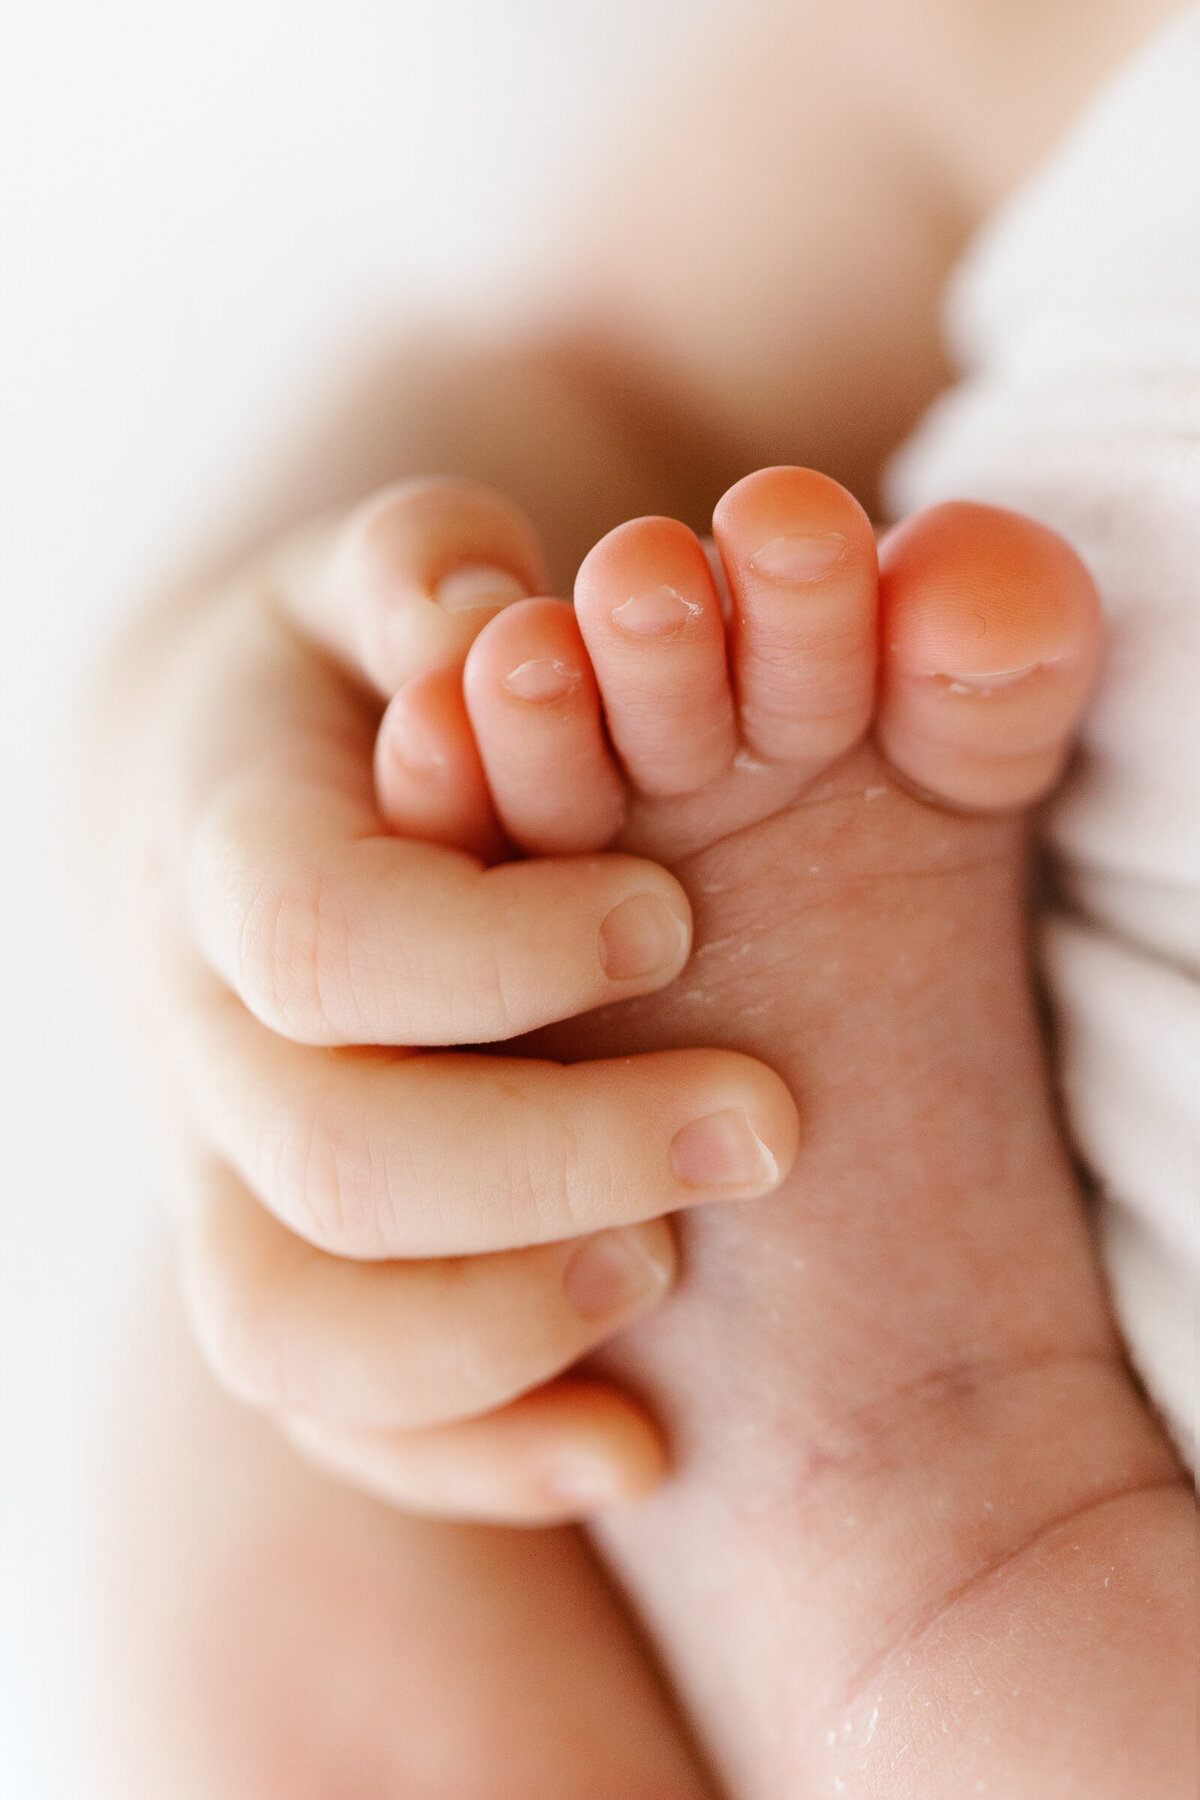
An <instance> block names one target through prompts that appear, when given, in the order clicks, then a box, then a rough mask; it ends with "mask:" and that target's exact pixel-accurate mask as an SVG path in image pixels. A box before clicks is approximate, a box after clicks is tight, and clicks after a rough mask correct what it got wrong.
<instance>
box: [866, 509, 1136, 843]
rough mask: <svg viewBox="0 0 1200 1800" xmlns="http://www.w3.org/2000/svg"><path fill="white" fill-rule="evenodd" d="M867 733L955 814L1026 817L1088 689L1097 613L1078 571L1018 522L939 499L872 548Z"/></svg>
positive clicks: (1067, 552) (1053, 776) (1060, 547)
mask: <svg viewBox="0 0 1200 1800" xmlns="http://www.w3.org/2000/svg"><path fill="white" fill-rule="evenodd" d="M880 602H881V606H882V610H883V643H884V656H883V677H882V692H881V698H880V707H879V716H878V721H877V735H878V738H879V742H880V745H881V747H882V749H883V751H884V753H885V754H886V755H887V757H888V758H889V760H890V761H891V762H892V763H893V764H894V766H895V767H896V768H897V769H898V770H899V771H900V772H901V773H902V774H903V775H905V776H907V778H908V779H909V780H910V781H913V782H915V783H916V784H917V785H918V786H920V787H922V788H924V789H926V790H927V791H928V792H930V793H932V794H934V795H936V796H938V797H939V798H941V799H944V800H947V801H949V802H951V803H952V804H954V805H958V806H966V807H976V808H980V809H984V810H991V809H1003V808H1008V807H1016V806H1025V805H1028V804H1029V803H1030V802H1032V801H1034V800H1037V799H1038V798H1040V797H1041V796H1042V795H1043V794H1045V793H1046V792H1047V791H1048V790H1049V789H1050V788H1051V787H1052V786H1053V784H1054V782H1055V781H1056V780H1057V778H1058V776H1059V774H1060V773H1061V770H1062V768H1063V765H1064V763H1065V761H1066V758H1067V756H1068V754H1069V751H1070V747H1071V738H1072V733H1073V731H1074V727H1075V725H1076V722H1077V720H1078V718H1079V714H1080V711H1081V709H1082V707H1083V704H1084V701H1085V700H1086V698H1087V695H1088V693H1089V691H1090V689H1091V687H1092V684H1093V681H1094V679H1095V675H1096V671H1097V667H1098V664H1099V659H1100V651H1101V641H1102V635H1101V622H1100V605H1099V600H1098V598H1097V595H1096V589H1095V586H1094V584H1093V582H1092V579H1091V576H1090V575H1089V574H1088V572H1087V570H1086V568H1085V567H1084V565H1083V563H1082V562H1081V561H1080V560H1079V558H1078V557H1077V556H1076V554H1075V552H1074V551H1073V550H1072V549H1071V547H1070V546H1069V545H1068V544H1067V543H1066V542H1065V541H1064V540H1063V539H1062V538H1060V537H1059V536H1058V535H1057V534H1056V533H1055V532H1053V531H1050V530H1049V529H1048V528H1047V527H1046V526H1044V525H1039V524H1037V523H1035V522H1034V521H1033V520H1031V519H1026V518H1023V517H1021V516H1020V515H1019V514H1017V513H1011V512H1006V511H1003V510H1002V509H1000V508H998V507H990V506H981V505H976V504H974V503H970V502H966V501H951V502H947V503H946V504H944V505H941V506H935V507H931V508H930V509H929V510H928V511H927V512H924V513H920V514H917V515H916V516H915V517H914V518H912V519H910V520H907V521H906V522H905V523H904V524H903V525H901V526H899V527H897V528H896V530H895V531H893V532H891V533H889V535H888V536H887V537H886V538H885V540H884V542H883V543H882V545H881V546H880Z"/></svg>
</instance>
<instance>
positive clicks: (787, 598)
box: [713, 468, 877, 773]
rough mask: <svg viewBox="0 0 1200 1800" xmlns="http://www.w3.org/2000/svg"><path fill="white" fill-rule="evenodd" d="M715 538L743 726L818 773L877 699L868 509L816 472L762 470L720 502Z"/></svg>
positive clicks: (765, 746)
mask: <svg viewBox="0 0 1200 1800" xmlns="http://www.w3.org/2000/svg"><path fill="white" fill-rule="evenodd" d="M713 533H714V535H715V537H716V541H717V547H718V549H719V551H720V555H721V561H722V563H723V565H724V568H725V572H726V575H727V577H728V580H729V587H730V592H731V595H732V603H733V616H732V620H731V624H730V641H731V650H732V662H733V680H734V687H735V690H736V694H737V702H738V711H739V715H740V724H741V733H742V737H743V739H744V741H745V744H746V746H747V748H748V749H750V750H751V751H753V752H754V753H755V754H756V755H758V756H761V757H765V758H767V759H769V760H771V761H783V762H788V763H793V764H797V765H800V766H801V767H802V768H806V769H811V770H812V772H814V773H815V772H816V771H817V770H818V769H820V768H822V767H824V765H825V764H827V763H829V762H832V761H833V760H834V758H836V757H838V756H840V755H842V754H843V753H844V752H845V751H846V750H849V749H850V747H851V746H852V745H853V744H855V743H856V742H857V741H858V739H859V738H860V737H861V736H862V735H863V733H864V732H865V731H866V729H867V726H868V724H869V723H870V719H871V713H872V709H873V706H874V700H875V676H876V616H877V613H876V605H877V567H876V556H875V537H874V533H873V531H872V529H871V524H870V520H869V519H868V518H867V515H866V513H865V512H864V511H863V509H862V507H861V506H860V505H859V504H858V502H857V500H855V499H854V497H853V495H852V494H849V493H847V491H846V489H845V488H843V487H841V486H840V485H839V483H838V482H836V481H831V480H830V479H829V477H828V476H827V475H819V474H817V473H815V472H814V471H813V470H811V469H793V468H777V469H762V470H759V471H758V473H757V474H754V475H748V476H747V477H746V478H745V480H743V481H739V482H738V483H737V485H736V486H735V487H732V488H730V490H729V492H728V493H727V494H726V495H725V496H724V498H723V499H722V500H721V501H720V502H719V504H718V506H717V509H716V512H715V513H714V515H713Z"/></svg>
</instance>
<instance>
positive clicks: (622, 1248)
mask: <svg viewBox="0 0 1200 1800" xmlns="http://www.w3.org/2000/svg"><path fill="white" fill-rule="evenodd" d="M662 1241H663V1240H662V1238H661V1236H660V1234H659V1232H658V1231H655V1232H653V1233H650V1234H648V1233H646V1232H645V1231H643V1230H642V1229H641V1227H640V1226H631V1227H630V1228H629V1229H628V1230H625V1231H602V1232H600V1233H599V1235H598V1236H596V1237H591V1238H588V1239H587V1240H586V1242H584V1243H583V1244H581V1245H580V1247H579V1249H578V1250H577V1251H576V1252H575V1254H574V1256H573V1257H572V1258H571V1260H570V1262H569V1263H568V1264H567V1266H566V1268H565V1270H564V1271H563V1291H564V1292H565V1294H566V1296H567V1300H568V1301H569V1303H570V1304H571V1306H572V1307H573V1308H574V1310H575V1311H576V1312H577V1313H578V1314H579V1316H580V1318H581V1319H588V1320H593V1319H607V1318H612V1317H615V1316H618V1315H622V1314H625V1313H628V1312H630V1311H631V1310H632V1308H633V1307H635V1306H637V1305H638V1304H639V1302H641V1301H644V1300H649V1299H650V1298H651V1297H652V1296H653V1295H656V1294H662V1293H665V1292H666V1289H667V1287H668V1285H669V1283H670V1280H671V1265H670V1263H668V1262H665V1261H664V1260H663V1257H662V1255H661V1248H662Z"/></svg>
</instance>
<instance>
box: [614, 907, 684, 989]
mask: <svg viewBox="0 0 1200 1800" xmlns="http://www.w3.org/2000/svg"><path fill="white" fill-rule="evenodd" d="M687 945H688V928H687V926H686V925H685V923H684V921H683V920H682V919H681V918H679V916H678V914H676V913H674V912H672V911H671V908H670V907H669V906H668V905H667V903H666V901H665V900H660V899H659V897H658V895H657V894H630V896H629V898H628V899H627V900H622V901H620V902H619V903H618V904H617V905H616V906H614V907H613V909H612V911H611V912H610V913H609V914H608V916H607V918H605V919H604V920H603V922H602V923H601V926H600V966H601V967H602V968H603V970H604V973H605V974H606V975H607V976H608V977H609V979H610V980H611V981H636V980H637V979H638V978H639V977H641V976H646V975H657V974H659V973H661V972H662V971H663V970H666V969H675V968H678V967H679V964H680V962H681V961H682V959H683V953H684V952H685V951H686V949H687Z"/></svg>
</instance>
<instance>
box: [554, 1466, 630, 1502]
mask: <svg viewBox="0 0 1200 1800" xmlns="http://www.w3.org/2000/svg"><path fill="white" fill-rule="evenodd" d="M545 1487H546V1492H547V1493H548V1494H549V1495H551V1496H552V1498H553V1499H555V1500H565V1501H566V1502H567V1503H568V1504H569V1505H571V1506H608V1505H610V1504H611V1503H612V1502H613V1501H614V1500H619V1499H620V1498H621V1487H620V1483H619V1482H618V1480H617V1478H616V1475H615V1472H614V1471H613V1469H612V1468H611V1467H610V1465H609V1464H608V1463H605V1462H601V1461H600V1460H599V1458H597V1457H591V1456H570V1457H564V1458H563V1460H562V1461H561V1462H559V1463H556V1464H555V1465H554V1467H553V1468H552V1469H550V1470H549V1471H548V1473H547V1475H546V1477H545Z"/></svg>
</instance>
